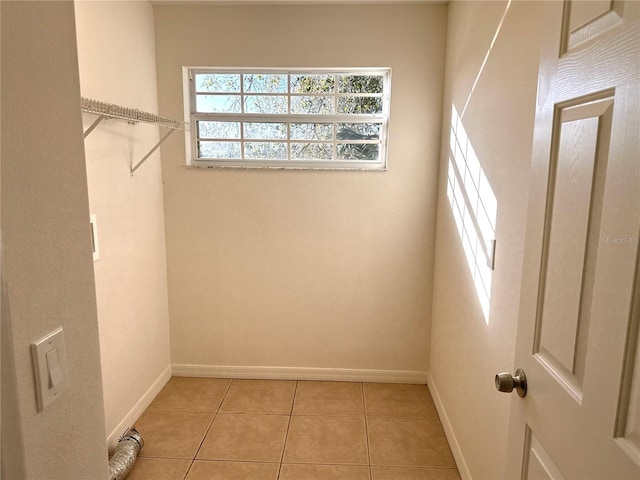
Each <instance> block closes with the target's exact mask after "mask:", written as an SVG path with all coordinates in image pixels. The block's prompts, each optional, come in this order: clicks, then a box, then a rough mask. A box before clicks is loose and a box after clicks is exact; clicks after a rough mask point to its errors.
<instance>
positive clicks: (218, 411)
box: [187, 380, 233, 474]
mask: <svg viewBox="0 0 640 480" xmlns="http://www.w3.org/2000/svg"><path fill="white" fill-rule="evenodd" d="M232 384H233V380H231V381H230V382H229V385H227V390H226V391H225V392H224V395H223V396H222V400H220V405H218V408H217V409H216V412H215V413H214V414H213V418H212V419H211V423H209V426H208V427H207V431H206V432H205V433H204V436H203V437H202V440H201V441H200V445H198V448H197V450H196V453H194V454H193V461H195V460H196V458H197V457H198V453H200V449H201V448H202V445H203V444H204V441H205V439H206V438H207V435H209V431H210V430H211V427H212V426H213V422H214V421H215V419H216V418H217V417H218V413H220V408H221V407H222V404H223V403H224V400H225V398H227V394H228V393H229V390H230V389H231V385H232ZM191 465H193V462H191ZM189 470H191V466H189ZM188 473H189V472H187V474H188Z"/></svg>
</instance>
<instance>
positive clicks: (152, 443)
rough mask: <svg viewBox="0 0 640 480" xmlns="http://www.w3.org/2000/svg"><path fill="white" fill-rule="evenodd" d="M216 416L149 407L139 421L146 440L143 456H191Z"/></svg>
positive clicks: (141, 433) (140, 430) (138, 424)
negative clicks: (151, 408)
mask: <svg viewBox="0 0 640 480" xmlns="http://www.w3.org/2000/svg"><path fill="white" fill-rule="evenodd" d="M213 416H214V414H213V413H200V412H179V411H170V410H147V411H146V412H145V413H144V415H142V418H140V420H138V422H137V423H136V428H137V430H138V432H140V435H142V438H143V439H144V447H143V448H142V450H141V451H140V456H141V457H165V458H190V459H192V458H193V457H194V456H195V454H196V452H197V451H198V447H199V446H200V443H201V442H202V439H203V438H204V436H205V434H206V433H207V429H208V428H209V425H210V424H211V420H212V419H213Z"/></svg>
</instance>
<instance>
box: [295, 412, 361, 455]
mask: <svg viewBox="0 0 640 480" xmlns="http://www.w3.org/2000/svg"><path fill="white" fill-rule="evenodd" d="M284 462H285V463H314V464H347V465H367V464H368V455H367V439H366V430H365V423H364V417H355V416H352V417H325V416H292V417H291V423H290V425H289V434H288V435H287V445H286V447H285V452H284Z"/></svg>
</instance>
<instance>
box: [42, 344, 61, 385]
mask: <svg viewBox="0 0 640 480" xmlns="http://www.w3.org/2000/svg"><path fill="white" fill-rule="evenodd" d="M46 357H47V370H48V372H49V388H50V389H51V388H53V387H57V386H58V385H60V383H62V380H63V375H62V370H61V368H60V357H59V356H58V349H57V348H54V349H53V350H51V351H49V352H47V355H46Z"/></svg>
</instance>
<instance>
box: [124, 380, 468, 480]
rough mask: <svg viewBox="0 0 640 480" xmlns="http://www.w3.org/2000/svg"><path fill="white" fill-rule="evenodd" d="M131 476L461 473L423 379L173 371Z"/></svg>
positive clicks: (434, 479)
mask: <svg viewBox="0 0 640 480" xmlns="http://www.w3.org/2000/svg"><path fill="white" fill-rule="evenodd" d="M136 428H137V429H138V431H139V432H140V434H141V435H142V437H143V439H144V442H145V444H144V448H143V449H142V451H141V452H140V456H139V458H138V460H137V462H136V466H135V468H134V470H133V472H132V473H131V474H130V476H129V477H128V480H147V479H148V480H151V479H152V480H184V479H186V480H241V479H252V480H325V479H326V480H422V479H429V480H459V479H460V477H459V475H458V471H457V470H456V465H455V463H454V461H453V457H452V455H451V450H450V449H449V445H448V444H447V440H446V438H445V436H444V432H443V430H442V426H441V424H440V420H439V419H438V414H437V413H436V409H435V407H434V404H433V401H432V400H431V396H430V394H429V390H428V389H427V387H426V386H425V385H403V384H382V383H364V384H363V383H348V382H314V381H289V380H226V379H225V380H223V379H212V378H184V377H173V378H172V379H171V380H170V381H169V383H168V384H167V386H166V387H165V388H164V389H163V390H162V391H161V392H160V394H159V395H158V397H157V398H156V399H155V400H154V401H153V403H152V404H151V405H150V406H149V408H148V409H147V410H146V411H145V413H144V414H143V415H142V417H141V418H140V420H139V421H138V422H137V424H136Z"/></svg>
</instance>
